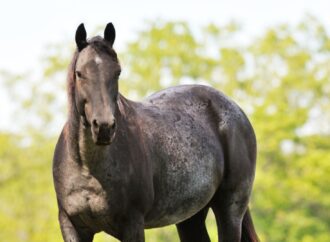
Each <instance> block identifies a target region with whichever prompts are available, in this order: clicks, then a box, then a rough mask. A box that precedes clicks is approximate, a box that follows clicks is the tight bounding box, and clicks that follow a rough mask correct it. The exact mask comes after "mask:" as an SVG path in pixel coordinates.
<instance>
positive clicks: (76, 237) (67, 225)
mask: <svg viewBox="0 0 330 242" xmlns="http://www.w3.org/2000/svg"><path fill="white" fill-rule="evenodd" d="M59 221H60V226H61V232H62V237H63V240H64V241H65V242H92V241H93V237H94V234H93V233H91V232H89V231H87V229H83V227H79V230H78V229H76V227H75V226H74V225H73V223H72V221H71V220H70V218H69V217H68V215H67V214H66V212H65V211H64V210H62V209H60V211H59Z"/></svg>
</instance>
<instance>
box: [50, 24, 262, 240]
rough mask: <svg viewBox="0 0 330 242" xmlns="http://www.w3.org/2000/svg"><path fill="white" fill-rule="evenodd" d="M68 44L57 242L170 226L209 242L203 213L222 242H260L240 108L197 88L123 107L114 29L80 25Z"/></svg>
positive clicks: (248, 133) (248, 135) (57, 169)
mask: <svg viewBox="0 0 330 242" xmlns="http://www.w3.org/2000/svg"><path fill="white" fill-rule="evenodd" d="M75 40H76V45H77V50H76V52H75V54H74V57H73V60H72V63H71V65H70V67H69V72H68V100H69V115H68V120H67V122H66V124H65V126H64V128H63V131H62V133H61V135H60V138H59V140H58V143H57V145H56V149H55V154H54V160H53V175H54V184H55V190H56V194H57V201H58V207H59V221H60V226H61V231H62V235H63V238H64V241H66V242H69V241H70V242H78V241H79V242H90V241H92V240H93V237H94V234H95V233H98V232H100V231H104V232H106V233H108V234H110V235H112V236H114V237H115V238H117V239H119V240H120V241H123V242H143V241H145V238H144V229H147V228H156V227H162V226H166V225H170V224H176V227H177V230H178V233H179V237H180V241H182V242H206V241H210V238H209V236H208V233H207V230H206V226H205V218H206V215H207V212H208V210H209V208H212V210H213V212H214V214H215V218H216V222H217V227H218V237H219V241H222V242H240V241H258V238H257V235H256V233H255V230H254V227H253V223H252V219H251V216H250V213H249V209H248V203H249V198H250V194H251V190H252V185H253V180H254V174H255V162H256V139H255V135H254V131H253V128H252V126H251V124H250V122H249V121H248V119H247V117H246V116H245V114H244V113H243V112H242V110H241V109H240V108H239V107H238V106H237V105H236V104H235V103H234V102H233V101H231V100H230V99H228V98H227V97H226V96H225V95H224V94H222V93H221V92H218V91H217V90H215V89H213V88H211V87H207V86H202V85H183V86H177V87H172V88H168V89H165V90H163V91H160V92H157V93H155V94H153V95H151V96H150V97H148V98H147V99H145V100H144V101H143V102H133V101H130V100H128V99H126V98H125V97H123V96H122V95H121V94H120V93H119V92H118V79H119V75H120V72H121V67H120V65H119V61H118V58H117V55H116V52H115V51H114V50H113V48H112V46H113V43H114V40H115V29H114V27H113V25H112V23H109V24H108V25H107V27H106V28H105V31H104V38H102V37H94V38H92V39H89V40H87V39H86V30H85V28H84V25H83V24H81V25H80V26H79V27H78V28H77V31H76V39H75ZM150 68H152V66H151V67H150Z"/></svg>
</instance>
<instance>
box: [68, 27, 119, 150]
mask: <svg viewBox="0 0 330 242" xmlns="http://www.w3.org/2000/svg"><path fill="white" fill-rule="evenodd" d="M114 40H115V29H114V27H113V25H112V23H109V24H108V25H107V27H106V28H105V31H104V38H101V37H94V38H92V39H90V40H88V41H87V39H86V30H85V27H84V25H83V24H81V25H79V27H78V28H77V31H76V44H77V49H78V56H77V59H76V64H75V70H74V71H75V100H74V101H75V104H76V107H77V110H78V112H79V114H80V116H81V120H82V122H83V124H84V126H85V127H87V128H91V132H92V137H93V141H94V143H95V144H97V145H108V144H110V143H111V141H112V140H113V138H114V136H115V131H116V119H115V112H116V110H117V97H118V78H119V75H120V70H121V69H120V65H119V63H118V59H117V54H116V52H115V51H114V50H113V49H112V45H113V43H114Z"/></svg>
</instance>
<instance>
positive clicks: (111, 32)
mask: <svg viewBox="0 0 330 242" xmlns="http://www.w3.org/2000/svg"><path fill="white" fill-rule="evenodd" d="M115 38H116V31H115V27H113V24H112V23H108V24H107V26H106V27H105V30H104V39H105V40H106V41H108V42H109V43H110V45H111V46H112V45H113V43H114V42H115Z"/></svg>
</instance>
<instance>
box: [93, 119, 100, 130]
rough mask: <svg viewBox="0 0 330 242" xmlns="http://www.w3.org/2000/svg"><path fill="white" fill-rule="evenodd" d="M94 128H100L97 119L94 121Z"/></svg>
mask: <svg viewBox="0 0 330 242" xmlns="http://www.w3.org/2000/svg"><path fill="white" fill-rule="evenodd" d="M93 126H94V128H97V127H98V126H99V125H98V123H97V121H96V119H94V120H93Z"/></svg>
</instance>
